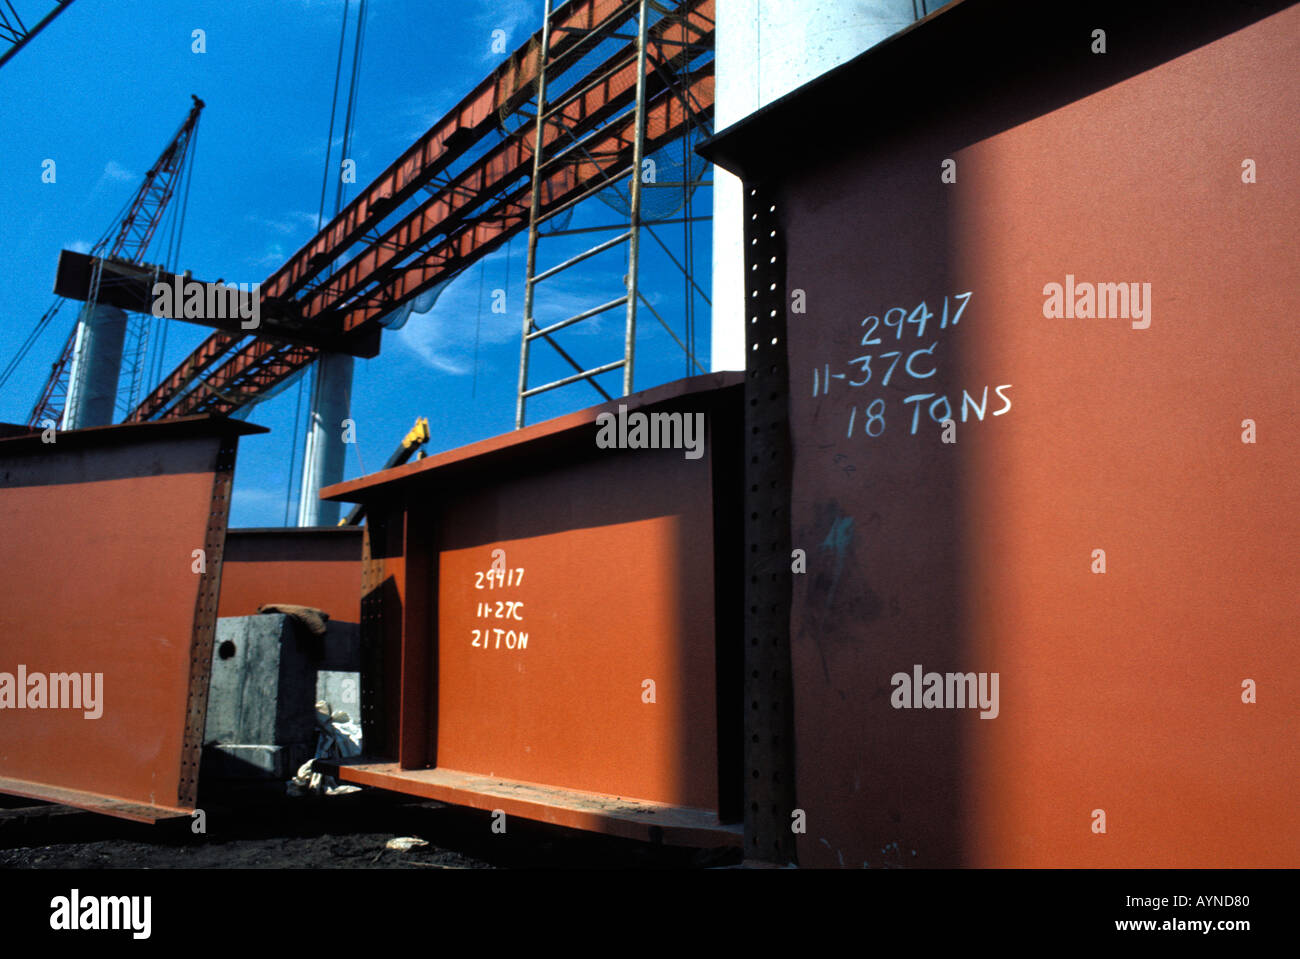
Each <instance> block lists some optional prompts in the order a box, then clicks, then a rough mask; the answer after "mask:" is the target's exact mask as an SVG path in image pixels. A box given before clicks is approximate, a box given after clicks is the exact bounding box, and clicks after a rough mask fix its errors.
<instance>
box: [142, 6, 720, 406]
mask: <svg viewBox="0 0 1300 959" xmlns="http://www.w3.org/2000/svg"><path fill="white" fill-rule="evenodd" d="M634 8H635V3H634V2H626V0H624V2H614V0H603V2H602V0H585V2H574V3H571V4H569V5H568V6H566V7H565V8H564V10H562V11H561V19H560V20H559V22H558V23H556V24H554V25H553V31H552V39H551V44H550V56H551V58H552V61H555V60H557V59H558V60H561V61H565V62H568V63H572V62H574V61H576V60H577V59H579V58H580V57H582V56H584V55H585V54H586V53H587V52H588V51H589V50H590V49H591V48H592V47H593V46H594V45H595V44H596V43H597V42H599V41H600V40H601V39H603V38H605V37H607V36H608V35H609V33H610V32H611V31H612V30H613V29H614V28H616V27H617V26H618V25H619V23H620V22H621V21H622V19H623V18H624V17H626V15H627V14H628V13H629V12H630V11H632V10H633V9H634ZM713 8H714V0H686V2H684V3H682V4H680V6H679V10H680V11H681V13H682V14H683V16H684V21H683V20H680V19H677V18H676V17H673V18H665V19H664V20H661V21H659V22H658V23H656V24H655V26H654V28H653V31H652V32H653V37H652V44H659V45H660V49H661V51H662V50H663V48H664V47H667V48H669V49H672V48H676V49H677V50H678V51H679V52H678V53H677V54H675V55H671V56H670V55H664V56H663V57H662V58H661V59H660V60H659V65H660V67H666V68H668V69H674V70H675V68H677V67H679V66H681V65H682V64H684V63H687V62H689V60H690V57H689V56H688V55H686V53H685V50H686V49H687V46H686V45H687V44H691V43H700V42H701V41H706V40H707V39H708V38H710V37H711V36H712V31H713ZM539 43H540V34H538V35H534V37H533V38H532V39H530V41H529V42H528V43H526V44H525V45H524V46H523V47H521V48H520V49H519V50H517V51H516V52H515V53H514V54H513V55H512V56H511V57H510V58H508V59H507V60H506V61H505V62H504V63H502V64H501V66H499V67H498V68H497V69H496V70H494V71H493V72H492V74H491V75H489V76H488V77H487V78H486V79H485V80H484V81H483V82H482V83H480V84H479V86H478V87H477V88H476V89H475V90H474V91H473V92H471V93H470V94H469V95H468V96H467V97H466V98H465V99H464V100H462V101H461V103H460V104H459V105H458V106H457V107H456V108H455V109H453V110H452V111H451V112H450V113H449V114H448V115H447V116H446V117H444V118H443V119H442V120H441V121H439V122H438V123H437V124H435V126H434V127H433V128H432V129H431V130H430V131H429V132H428V133H426V134H425V135H424V136H423V137H422V138H421V139H420V140H419V141H417V142H416V143H415V144H414V145H413V146H412V147H411V148H410V149H408V150H407V151H406V152H405V153H404V154H403V155H402V156H401V157H399V158H398V160H397V161H395V162H394V163H393V164H392V165H391V166H390V167H389V168H388V169H387V170H385V171H384V173H382V174H381V175H380V176H379V177H378V178H377V179H376V180H375V181H374V182H372V183H371V184H370V185H369V186H368V187H367V188H366V189H365V190H364V191H363V192H362V194H361V195H360V196H358V197H357V198H356V199H355V200H353V201H352V202H351V203H350V204H348V206H347V207H346V208H345V209H344V210H343V211H342V212H340V213H339V214H338V216H336V217H335V218H334V220H332V221H331V222H330V224H329V225H328V226H327V227H326V228H325V229H323V230H322V231H321V232H320V233H319V234H318V235H317V236H316V237H315V238H313V239H312V240H311V241H310V242H309V243H308V244H307V245H306V246H304V247H303V248H302V249H301V250H300V251H299V252H298V253H296V254H295V255H294V256H293V257H292V258H291V259H290V260H289V262H288V263H286V264H285V265H284V266H283V267H281V268H280V269H279V270H277V271H276V272H275V273H273V274H272V275H271V276H270V277H269V278H268V279H267V280H266V282H265V283H264V284H263V285H262V296H263V299H264V301H265V300H269V301H277V300H281V301H282V300H284V299H286V298H288V297H291V296H293V295H294V294H295V293H297V292H299V291H301V290H302V289H303V288H304V286H306V285H307V284H308V283H309V282H310V280H311V279H312V277H314V276H316V275H317V274H319V273H320V272H321V271H322V270H323V269H324V268H325V267H327V266H328V265H329V264H330V263H331V262H333V261H334V260H335V259H337V258H338V256H340V255H341V254H343V253H345V252H346V251H347V250H348V249H349V247H350V246H351V245H352V244H353V243H355V242H356V241H357V240H359V239H361V238H362V236H363V235H364V234H365V233H367V231H369V230H371V229H373V228H376V227H377V226H378V225H379V223H380V222H382V220H383V219H384V218H385V217H386V216H387V215H388V213H389V212H391V211H392V209H393V208H394V207H395V206H397V205H398V204H400V203H402V202H403V201H405V200H406V199H407V198H409V197H410V196H411V194H412V193H414V191H415V190H417V189H419V188H420V187H421V186H423V185H424V184H426V183H428V182H429V181H430V179H431V178H432V177H434V176H436V175H437V174H438V173H439V172H440V171H441V170H443V169H445V168H446V167H447V165H448V164H450V163H451V162H453V161H454V159H455V158H456V157H457V156H459V155H460V154H461V153H462V152H463V151H464V150H465V149H466V148H467V147H468V146H470V145H471V144H472V143H474V142H476V141H477V140H478V139H479V138H481V137H482V136H483V135H484V134H486V133H487V132H488V130H489V129H490V128H491V126H492V124H493V122H494V119H495V117H497V116H500V115H502V114H503V113H505V112H511V111H513V110H516V109H518V107H519V106H520V105H522V104H523V103H524V102H525V101H526V100H527V99H528V97H529V96H530V95H532V91H533V89H534V87H535V79H536V71H537V46H538V45H539ZM626 52H627V49H626V48H625V49H624V50H623V51H620V52H619V53H618V54H616V55H614V56H613V57H611V58H609V59H607V60H606V61H605V63H604V64H602V65H601V66H599V67H597V68H595V69H594V70H593V71H592V72H591V74H589V76H595V77H599V76H600V75H601V73H602V71H608V72H609V75H608V76H607V77H606V78H605V79H604V81H603V82H601V83H598V84H594V85H592V86H591V87H590V88H589V89H587V90H585V91H583V92H582V93H581V94H580V95H579V96H577V97H575V98H573V99H572V100H571V101H569V102H567V103H565V104H564V105H563V107H562V108H561V109H560V110H559V111H558V113H557V116H558V119H559V120H560V122H562V123H564V124H565V125H566V126H567V127H569V128H570V129H572V130H574V131H575V132H578V133H581V132H583V131H587V130H590V129H591V128H593V127H595V126H597V125H598V124H599V123H600V122H602V121H603V120H605V119H607V118H608V117H609V116H610V115H611V114H612V113H614V112H616V111H617V109H618V108H619V107H620V105H621V104H625V103H626V102H628V100H629V98H630V96H631V94H632V91H633V89H634V87H635V83H636V69H635V65H634V64H633V63H628V64H627V65H626V66H624V67H622V68H619V69H614V67H616V66H617V61H618V60H619V59H620V58H623V57H625V56H626ZM648 72H649V73H650V74H651V80H652V85H651V90H652V91H653V90H654V89H655V88H656V86H662V83H661V82H659V83H655V82H653V81H655V80H656V78H655V76H654V73H655V68H654V66H649V67H648ZM702 72H703V71H701V73H702ZM676 79H677V80H678V81H681V80H682V79H683V78H682V77H681V76H680V75H678V76H677V78H676ZM584 82H585V81H579V82H578V84H577V85H576V86H575V89H576V88H577V87H581V86H582V84H583V83H584ZM686 97H687V98H688V99H689V100H691V101H693V102H694V104H695V107H696V110H695V112H696V113H697V114H701V115H707V113H708V111H710V110H711V109H712V104H713V84H712V78H711V76H710V77H709V78H708V82H707V83H706V84H703V85H702V84H700V83H699V82H698V80H695V81H692V84H691V88H690V90H688V91H687V92H686ZM661 106H662V104H661ZM679 106H680V105H678V107H679ZM647 109H649V106H648V107H647ZM685 121H686V117H685V116H684V111H682V110H680V109H678V108H675V107H674V106H673V105H671V104H670V105H668V107H667V109H666V110H665V116H664V119H663V121H662V122H664V123H665V124H666V125H665V126H664V127H661V128H662V129H664V130H665V134H664V135H663V136H660V137H656V138H655V139H656V141H657V142H665V141H667V140H669V139H671V134H674V133H676V132H679V131H680V129H681V127H683V126H684V125H685ZM656 128H657V127H656V126H655V124H654V123H653V122H651V123H649V124H648V125H647V129H656ZM621 134H622V130H621V129H620V135H621ZM556 135H558V134H556ZM613 139H614V140H616V141H619V142H618V143H617V145H616V146H615V149H621V146H622V143H621V140H622V139H626V137H622V136H620V137H615V138H613ZM604 142H609V141H608V140H606V141H604ZM531 155H532V149H531V144H530V143H528V142H527V139H526V138H512V139H507V140H506V141H504V142H503V143H502V144H500V145H498V146H497V147H495V148H493V149H492V150H490V151H488V153H487V154H485V155H484V156H483V157H481V158H479V159H478V160H477V161H476V162H475V163H473V164H471V166H470V167H469V168H468V169H467V170H465V171H464V172H463V173H461V174H460V175H458V176H457V177H456V178H455V179H454V180H453V181H452V182H451V183H449V184H447V185H445V186H443V187H442V188H441V189H439V190H438V192H437V193H435V194H434V196H432V197H431V198H430V199H429V200H428V201H426V202H425V203H424V204H422V205H421V206H420V207H419V208H417V209H416V210H415V211H413V212H412V213H411V214H409V215H408V216H406V217H405V218H404V219H403V220H402V221H401V222H399V223H398V224H396V225H395V226H393V227H392V228H390V229H389V230H388V231H387V232H386V233H385V234H384V235H383V236H382V237H381V238H380V239H379V240H376V241H373V242H371V243H370V244H369V245H368V246H367V247H366V248H365V249H364V250H363V251H362V252H361V253H360V254H359V255H358V256H356V257H355V258H353V259H352V260H351V261H350V262H349V263H348V264H347V265H345V266H344V267H343V268H342V269H341V270H340V271H339V272H338V273H337V274H336V275H335V276H333V277H331V278H330V279H329V280H328V281H327V282H326V283H324V284H322V285H321V286H320V287H318V288H317V289H315V290H311V291H310V292H309V293H308V294H307V296H305V297H304V298H303V299H302V300H301V301H300V303H301V305H302V307H303V309H304V316H307V317H310V318H318V317H319V318H323V317H324V316H326V315H328V314H329V313H330V311H332V310H338V309H339V308H340V307H341V306H342V305H343V304H345V303H348V302H349V300H351V299H353V298H354V297H355V296H356V295H357V294H358V292H359V291H360V290H362V289H363V288H365V287H367V286H369V285H371V284H372V283H375V282H376V281H380V286H379V287H378V289H377V290H376V291H372V293H371V294H370V295H368V296H366V300H367V305H365V306H358V305H357V304H355V303H353V304H351V309H350V310H349V311H348V312H347V314H346V315H345V317H344V325H343V329H345V330H355V329H356V328H357V327H358V326H360V325H361V324H362V323H365V322H368V321H371V320H373V319H376V318H377V317H379V316H381V315H383V314H384V313H386V312H388V311H389V310H392V309H394V308H395V307H396V306H399V305H400V304H401V303H402V302H405V301H406V300H407V299H409V298H410V297H411V296H414V295H416V294H417V293H418V292H420V291H421V290H422V289H425V288H427V287H428V286H430V285H432V284H433V283H436V282H438V278H446V277H445V274H446V273H447V268H446V264H448V263H456V264H463V263H465V262H470V261H472V260H473V259H475V258H477V257H478V256H482V255H484V254H486V253H488V252H490V251H491V250H492V249H494V248H495V247H496V246H497V245H499V244H500V243H501V242H504V240H506V239H508V238H509V237H510V236H511V235H513V234H514V232H516V231H517V230H519V229H521V228H522V227H523V225H524V224H523V222H521V221H520V219H519V217H520V216H523V215H526V209H525V207H524V206H523V205H522V204H523V201H522V200H518V199H517V198H518V197H520V195H521V193H522V195H523V196H526V195H527V188H525V189H524V190H523V191H516V193H515V194H513V196H512V197H511V198H509V199H507V200H505V201H503V202H498V203H497V204H495V205H494V206H493V207H492V208H491V209H489V210H488V211H486V212H484V213H482V214H480V215H479V216H477V217H474V218H472V221H470V222H471V224H472V225H471V228H470V229H469V230H468V231H462V232H461V233H460V234H459V235H458V236H457V237H455V239H454V240H453V239H452V238H449V239H448V240H447V241H444V243H443V244H441V245H440V246H439V247H438V248H436V249H435V250H433V251H432V252H431V253H429V254H428V255H426V256H425V257H423V258H422V259H421V260H420V261H418V262H417V263H415V264H413V265H410V266H408V267H404V268H395V267H394V264H395V263H397V262H400V261H401V260H402V259H405V258H406V257H408V256H410V255H411V254H412V253H414V252H416V251H417V250H418V249H419V248H420V247H421V246H422V245H423V244H425V243H427V242H429V241H430V240H431V239H432V238H433V237H434V236H436V235H437V234H439V233H446V232H449V228H450V230H454V229H457V228H458V227H461V226H463V224H464V223H465V222H466V220H467V214H468V213H469V212H470V211H472V210H473V209H474V207H475V206H476V205H478V204H481V203H482V202H483V201H484V200H485V199H487V198H488V197H490V195H491V193H492V191H493V190H494V189H500V188H501V187H502V186H503V185H505V184H508V183H510V182H512V181H513V180H516V179H518V177H519V176H526V175H527V174H528V173H529V171H530V169H531ZM584 182H589V181H584ZM544 186H545V185H544ZM552 195H553V194H552ZM555 202H558V201H555ZM546 205H548V204H544V207H545V206H546ZM550 205H554V204H550ZM516 206H517V207H518V210H517V211H515V210H512V209H511V208H512V207H516ZM493 221H495V224H494V222H493ZM485 226H486V227H487V229H486V230H484V229H481V228H482V227H485ZM467 236H468V237H469V238H470V243H469V244H468V245H466V244H465V242H464V240H465V237H467ZM449 247H450V251H451V254H454V255H449V253H448V249H449ZM431 268H432V269H434V270H435V278H433V279H430V278H429V270H430V269H431ZM412 270H414V271H417V272H418V273H419V275H420V278H419V279H418V280H415V281H412V280H411V279H410V278H409V276H408V274H409V273H411V271H412ZM438 274H443V275H442V276H441V277H439V276H438ZM394 278H396V280H397V282H396V283H395V282H394ZM395 291H401V292H397V295H398V297H399V298H398V299H390V298H389V297H391V296H392V295H393V294H394V292H395ZM376 294H379V295H378V296H376ZM238 342H239V339H238V338H237V337H234V336H231V335H229V334H225V333H220V332H218V333H214V334H213V335H212V336H210V337H209V338H208V339H207V340H205V341H204V342H203V343H202V344H200V346H199V347H198V348H197V349H196V350H195V351H194V353H193V354H191V355H190V356H189V357H187V358H186V360H184V361H183V362H182V363H181V364H180V365H179V366H178V367H177V368H176V369H175V370H174V371H173V372H172V373H171V374H170V375H169V376H168V377H167V379H165V380H164V381H163V382H162V383H161V384H160V385H159V386H158V387H157V388H156V389H155V390H154V391H153V392H152V393H151V394H150V395H149V396H148V397H147V398H146V399H145V400H144V401H143V402H142V403H141V404H140V406H139V407H138V408H137V409H136V410H135V411H134V412H133V413H132V414H131V416H130V417H129V420H130V421H141V420H146V419H150V418H153V417H156V416H158V415H159V414H160V413H161V412H162V411H163V410H164V409H165V408H166V407H167V405H168V404H169V403H171V402H172V401H173V400H174V399H175V398H176V397H177V396H180V394H181V393H182V392H183V391H184V390H185V388H186V387H187V386H188V385H189V384H190V383H192V382H193V381H194V380H195V379H197V378H199V377H201V376H203V374H204V373H205V372H206V371H207V370H209V369H210V368H212V367H213V366H214V365H215V364H216V363H217V361H218V360H220V359H221V357H222V356H223V355H225V354H226V353H227V352H228V351H229V350H230V349H231V348H232V347H234V346H235V345H236V344H237V343H238ZM318 352H319V351H318V350H316V349H314V348H312V347H301V346H297V347H291V346H289V345H288V344H285V343H282V342H278V341H275V340H268V339H258V340H255V341H253V342H252V343H250V344H248V345H246V346H245V347H244V348H243V349H242V350H240V351H239V352H238V353H237V354H235V355H234V356H233V357H231V358H230V359H229V360H228V361H227V362H226V363H225V364H223V365H222V366H221V367H219V368H218V369H217V370H216V371H215V372H214V374H213V375H212V376H211V377H209V381H208V382H206V383H201V384H200V388H199V389H197V390H195V391H194V392H193V393H191V394H190V395H188V396H185V397H183V398H182V400H181V401H180V402H179V403H177V404H176V405H175V406H174V407H173V408H172V409H171V410H168V411H167V413H166V414H165V415H166V416H169V417H170V416H176V415H184V414H183V413H182V412H181V411H182V410H187V411H191V412H193V411H196V410H211V411H217V410H222V411H226V412H229V411H230V410H233V409H237V408H238V407H239V406H241V405H243V403H244V402H246V401H247V400H248V399H251V398H252V397H253V396H255V395H257V394H258V393H260V392H261V391H262V390H264V389H267V388H269V387H270V386H272V385H274V383H276V382H278V381H279V380H280V379H282V378H283V376H287V375H289V374H290V373H292V372H293V371H294V370H296V369H298V368H299V367H300V366H301V365H305V363H309V362H310V361H311V360H312V359H314V358H315V357H316V355H317V354H318ZM286 363H287V364H288V365H287V366H286ZM205 385H206V386H207V388H204V386H205ZM232 390H234V391H235V392H231V391H232Z"/></svg>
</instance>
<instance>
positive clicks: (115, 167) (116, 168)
mask: <svg viewBox="0 0 1300 959" xmlns="http://www.w3.org/2000/svg"><path fill="white" fill-rule="evenodd" d="M104 176H106V177H107V178H108V179H110V180H116V181H118V182H119V183H126V182H128V181H131V180H135V179H136V175H135V174H134V173H132V172H131V171H130V170H127V169H125V168H124V167H123V166H122V165H121V164H119V163H118V162H117V161H116V160H109V161H108V164H107V165H106V166H105V167H104Z"/></svg>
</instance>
